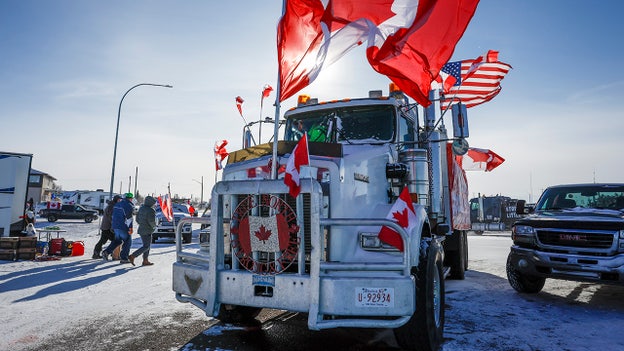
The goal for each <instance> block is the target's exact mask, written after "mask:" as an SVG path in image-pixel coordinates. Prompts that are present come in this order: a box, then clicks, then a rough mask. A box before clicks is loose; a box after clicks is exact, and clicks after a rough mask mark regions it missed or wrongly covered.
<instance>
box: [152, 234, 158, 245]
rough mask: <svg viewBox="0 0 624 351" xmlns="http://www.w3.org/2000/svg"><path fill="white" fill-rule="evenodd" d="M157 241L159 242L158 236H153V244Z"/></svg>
mask: <svg viewBox="0 0 624 351" xmlns="http://www.w3.org/2000/svg"><path fill="white" fill-rule="evenodd" d="M156 240H158V237H157V236H154V234H152V244H153V243H155V242H156Z"/></svg>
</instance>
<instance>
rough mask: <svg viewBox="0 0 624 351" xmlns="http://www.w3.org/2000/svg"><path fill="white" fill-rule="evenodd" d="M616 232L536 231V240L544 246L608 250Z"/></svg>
mask: <svg viewBox="0 0 624 351" xmlns="http://www.w3.org/2000/svg"><path fill="white" fill-rule="evenodd" d="M616 234H617V232H604V231H601V232H597V231H588V230H584V231H578V230H561V229H537V238H538V239H539V241H540V243H542V244H544V245H552V246H558V247H562V248H564V247H569V248H587V249H610V248H611V247H612V246H613V242H614V240H615V238H616Z"/></svg>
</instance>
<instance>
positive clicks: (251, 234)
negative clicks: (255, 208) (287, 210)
mask: <svg viewBox="0 0 624 351" xmlns="http://www.w3.org/2000/svg"><path fill="white" fill-rule="evenodd" d="M237 233H238V239H239V242H240V248H241V250H243V252H244V253H245V254H250V253H251V252H254V251H262V252H280V251H282V250H285V249H286V248H287V247H288V243H289V239H290V237H289V235H290V234H289V231H288V223H287V222H286V218H284V215H282V214H279V213H278V214H276V215H274V216H269V217H259V216H247V217H244V218H243V219H242V220H241V221H240V222H239V224H238V231H237Z"/></svg>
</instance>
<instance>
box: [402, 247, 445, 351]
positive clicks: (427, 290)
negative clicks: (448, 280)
mask: <svg viewBox="0 0 624 351" xmlns="http://www.w3.org/2000/svg"><path fill="white" fill-rule="evenodd" d="M412 275H415V278H416V295H417V296H416V311H415V312H414V315H412V318H410V320H409V321H408V322H407V323H406V324H404V325H402V326H400V327H398V328H396V329H394V336H395V337H396V339H397V342H398V344H399V346H401V348H403V349H406V350H418V351H436V350H438V349H439V348H440V345H441V344H442V341H443V336H444V273H443V268H442V247H441V246H440V244H439V243H437V242H433V241H432V242H430V245H429V247H428V248H427V252H426V257H421V259H420V263H419V265H418V268H417V269H416V270H414V272H412Z"/></svg>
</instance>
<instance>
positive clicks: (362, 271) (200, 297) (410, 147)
mask: <svg viewBox="0 0 624 351" xmlns="http://www.w3.org/2000/svg"><path fill="white" fill-rule="evenodd" d="M315 100H316V99H310V98H309V97H307V96H305V95H303V96H300V99H299V103H298V106H297V107H295V108H292V109H290V110H288V111H287V112H286V113H285V114H284V118H285V122H284V129H285V131H284V132H285V133H284V135H283V139H281V140H279V141H278V142H277V145H273V146H272V144H261V145H257V146H251V145H244V149H242V150H238V151H235V152H232V153H230V155H229V158H228V164H227V165H226V166H225V167H224V169H223V177H222V179H223V180H222V181H220V182H218V183H217V184H215V186H214V187H213V190H212V203H211V225H210V234H209V235H208V236H203V237H202V238H203V240H202V241H201V242H200V250H199V251H197V252H190V251H189V250H190V248H184V247H183V246H182V243H181V239H182V238H181V233H180V229H179V228H181V226H182V225H183V224H184V223H185V222H186V221H191V222H198V221H202V220H203V219H202V218H187V219H182V220H181V221H180V224H179V225H178V233H176V251H177V260H176V262H175V263H174V265H173V290H174V291H175V292H176V298H177V299H178V301H180V302H188V303H191V304H193V305H195V306H197V307H199V308H201V309H202V310H204V311H205V312H206V314H207V315H208V316H212V317H216V318H218V319H220V320H221V321H223V322H237V321H239V322H240V321H244V320H247V319H250V318H254V317H255V316H256V315H257V314H258V313H259V312H260V310H261V309H262V308H269V309H278V310H287V311H292V312H302V313H307V315H308V328H309V329H311V330H320V329H327V328H340V327H356V328H391V329H393V331H394V334H395V336H396V339H397V342H398V343H399V345H400V346H401V347H402V348H404V349H409V350H422V351H434V350H438V349H439V347H440V345H441V343H442V341H443V329H444V309H445V304H444V300H445V298H444V294H445V292H444V278H445V276H446V275H447V273H449V276H450V278H455V279H463V278H464V272H465V270H466V267H467V260H468V251H467V239H466V232H467V230H469V229H470V223H469V220H470V213H469V206H468V189H467V184H466V180H465V174H464V173H463V170H461V168H459V166H458V165H457V163H456V162H455V157H454V154H453V150H456V151H457V152H462V150H463V152H465V151H466V150H467V147H464V145H467V143H465V140H464V139H463V138H464V137H467V136H468V135H467V131H468V129H467V128H468V124H467V120H466V119H465V117H466V112H465V111H466V110H465V107H463V106H457V105H455V106H454V108H453V122H454V126H455V125H458V126H459V127H458V128H455V127H454V128H453V134H454V136H455V137H452V138H449V137H447V133H446V128H445V126H444V123H440V122H442V119H441V117H440V119H439V120H438V117H436V111H439V105H438V104H437V103H434V104H432V105H431V106H430V107H428V108H419V106H418V105H417V104H415V103H413V102H410V101H409V99H408V97H407V96H405V95H404V94H403V93H402V92H401V91H399V90H398V89H396V86H394V85H392V84H391V89H390V94H389V95H386V96H384V95H383V94H382V92H381V91H371V92H369V97H367V98H358V99H343V100H334V101H327V102H321V103H319V102H318V101H315ZM432 101H434V99H432ZM462 107H463V108H462ZM419 110H421V111H423V115H421V117H420V118H419V112H418V111H419ZM456 120H457V123H455V122H456ZM302 130H305V131H307V133H308V138H309V158H310V164H309V166H306V167H302V173H301V178H302V179H301V186H302V190H301V193H300V194H299V195H298V196H296V197H294V198H293V197H292V196H290V195H289V191H288V187H287V186H286V185H285V184H284V181H283V179H282V178H283V177H284V173H283V172H282V171H281V170H282V167H283V166H285V165H286V164H287V161H288V158H289V155H290V154H291V153H292V152H293V148H294V147H295V145H296V144H297V142H298V140H299V139H300V138H301V135H302V132H301V131H302ZM460 130H461V133H459V134H458V133H457V132H458V131H460ZM275 137H276V138H277V136H275ZM452 141H458V142H459V143H458V145H457V146H455V147H452V143H451V142H452ZM272 147H276V151H274V152H275V153H277V159H276V160H273V157H272ZM273 162H277V165H276V166H275V167H276V168H273V169H276V170H277V171H275V172H274V171H272V170H271V169H272V167H274V166H273ZM272 173H278V174H279V176H278V177H277V178H278V179H274V178H273V177H272ZM405 188H407V189H408V190H409V193H410V195H411V201H409V200H408V201H409V202H411V205H412V206H413V208H414V212H415V217H416V218H417V220H415V221H414V222H413V223H415V225H413V226H411V225H410V226H409V227H408V228H409V230H406V229H404V227H403V226H401V225H399V224H398V223H400V222H401V220H398V221H395V220H390V219H387V218H388V216H389V214H390V213H391V208H392V207H393V204H394V203H395V202H396V201H397V199H398V197H399V194H400V193H401V192H402V189H405ZM459 193H461V195H460V194H459ZM405 211H406V210H405ZM405 211H402V212H396V213H395V215H394V216H395V217H394V218H397V219H398V217H400V216H401V214H403V216H407V214H406V212H405ZM460 217H461V218H460ZM382 226H386V227H390V228H392V229H394V230H395V231H396V232H397V233H399V235H400V237H399V239H398V240H400V242H401V244H402V248H403V250H400V249H397V247H394V246H391V245H387V244H386V243H384V242H382V241H380V239H379V236H378V234H379V232H380V229H381V228H382ZM205 239H207V240H205ZM449 271H450V272H449Z"/></svg>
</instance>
